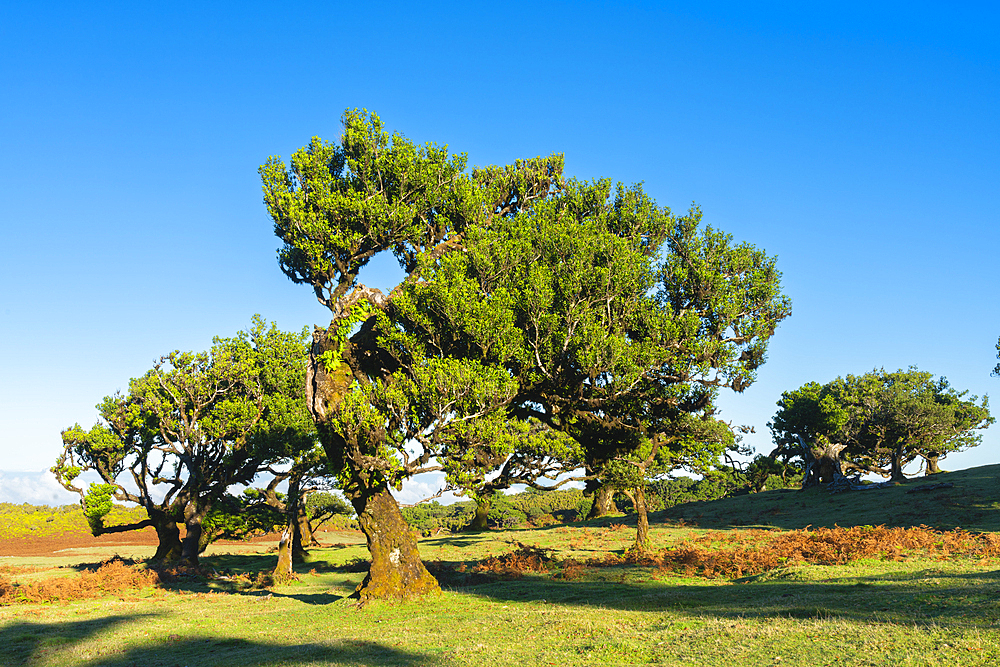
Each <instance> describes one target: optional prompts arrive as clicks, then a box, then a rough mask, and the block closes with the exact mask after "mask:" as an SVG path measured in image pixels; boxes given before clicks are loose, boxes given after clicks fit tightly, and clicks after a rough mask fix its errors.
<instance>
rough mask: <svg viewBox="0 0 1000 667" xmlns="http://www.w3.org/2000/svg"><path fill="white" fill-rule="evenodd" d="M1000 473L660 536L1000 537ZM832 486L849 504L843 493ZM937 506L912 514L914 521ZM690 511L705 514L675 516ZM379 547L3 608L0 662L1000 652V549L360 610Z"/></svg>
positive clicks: (665, 521) (852, 657)
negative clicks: (366, 569)
mask: <svg viewBox="0 0 1000 667" xmlns="http://www.w3.org/2000/svg"><path fill="white" fill-rule="evenodd" d="M998 474H1000V466H988V467H986V468H979V469H974V470H969V471H963V472H958V473H949V474H947V475H942V476H941V477H939V478H935V479H934V480H933V481H934V482H935V483H939V482H942V481H951V482H953V483H954V484H955V487H954V488H953V489H950V490H947V491H946V492H941V493H938V492H931V493H929V494H919V493H918V494H906V493H905V491H906V490H907V489H908V488H912V486H913V485H915V484H917V483H919V482H910V483H908V484H906V485H903V486H901V487H895V488H891V489H885V490H881V491H865V492H857V493H854V494H845V495H841V496H831V497H827V496H825V495H823V494H819V493H815V492H805V493H787V494H781V493H776V492H770V493H765V494H758V495H756V496H747V497H741V498H733V499H728V500H725V501H716V502H714V503H697V504H695V505H692V506H688V507H685V508H677V509H676V510H674V511H673V512H671V511H667V512H663V513H658V514H657V515H654V524H653V539H654V542H655V544H656V546H657V547H663V546H666V545H668V544H672V543H675V542H677V541H679V540H683V539H686V538H688V537H690V536H691V535H692V534H701V533H702V532H703V531H704V530H707V529H715V530H719V529H722V530H725V529H739V527H741V526H746V525H776V526H779V527H782V528H799V527H802V526H803V525H806V524H813V525H815V526H819V525H831V526H832V525H833V524H839V525H842V526H847V525H852V524H854V523H857V524H878V523H893V524H896V525H910V524H921V523H923V524H929V525H934V526H939V527H951V526H953V525H961V526H963V527H967V528H974V529H978V530H995V529H996V526H995V523H996V520H997V519H996V517H995V516H993V514H995V512H991V510H992V509H995V507H996V505H995V501H994V500H993V499H994V498H995V497H996V491H995V487H996V476H997V475H998ZM879 494H882V495H879ZM949 494H950V495H949ZM831 498H832V499H834V500H836V501H837V502H836V503H829V502H828V501H829V500H830V499H831ZM962 503H964V506H965V507H966V508H967V509H966V510H965V512H966V515H964V516H963V510H962V507H960V506H959V505H960V504H962ZM803 504H804V506H803ZM775 507H777V508H778V511H777V512H773V511H772V509H773V508H775ZM921 512H922V513H923V514H920V515H918V516H915V517H914V518H913V520H912V521H909V522H907V521H906V520H905V517H904V515H907V514H911V513H921ZM672 514H673V515H672ZM888 517H893V519H894V520H892V521H890V520H888ZM680 518H685V519H686V520H689V521H690V520H698V521H699V525H698V526H683V525H682V526H678V525H676V523H675V521H676V520H677V519H680ZM880 519H881V520H880ZM626 521H627V518H626V517H618V518H612V519H603V520H600V521H595V522H587V523H578V524H572V525H567V526H552V527H548V528H545V529H535V530H514V531H506V532H489V533H481V534H463V535H454V536H442V537H437V538H429V539H425V540H421V543H420V544H421V547H420V548H421V553H422V555H423V556H424V558H425V560H426V561H428V562H430V563H432V567H434V566H435V565H434V564H435V563H437V562H438V561H440V562H441V563H445V564H447V567H446V568H445V570H446V571H447V570H448V569H449V568H454V567H456V566H457V565H459V564H461V563H466V564H472V563H474V562H475V561H477V560H480V559H482V558H485V557H487V556H489V555H497V554H501V553H506V552H508V551H510V550H512V549H513V548H514V546H515V544H516V543H517V542H520V543H524V544H532V545H537V546H543V547H546V548H551V549H553V550H554V552H555V553H556V554H557V555H558V556H559V557H560V558H567V557H573V558H588V557H590V556H594V555H600V554H602V553H607V552H609V551H617V552H621V551H622V550H623V549H624V548H626V547H627V546H628V545H629V544H630V543H631V541H632V539H633V533H632V531H631V529H628V528H624V529H623V528H619V527H617V526H616V524H622V523H625V522H626ZM337 539H338V541H343V542H346V541H348V540H347V539H346V538H344V539H340V538H337ZM353 539H354V540H356V541H357V540H358V539H359V536H357V535H354V537H353ZM84 556H85V557H86V558H96V559H99V558H97V557H98V556H100V554H97V553H94V554H85V555H84ZM365 556H366V553H365V550H364V546H363V545H362V544H360V543H356V544H352V545H349V546H346V547H343V548H330V549H316V550H314V551H313V552H312V554H311V562H310V563H307V564H305V565H304V566H301V567H299V568H298V570H299V572H300V581H298V582H295V583H292V584H290V585H287V586H279V587H275V588H274V589H272V590H270V591H261V590H251V589H245V588H243V589H241V588H240V587H239V586H237V585H235V584H233V583H231V582H225V581H194V582H189V583H182V584H175V585H172V586H170V587H169V588H167V589H150V590H146V591H127V592H124V593H121V594H119V595H117V596H112V597H107V598H103V599H97V600H83V601H76V602H69V603H51V604H41V605H37V604H36V605H14V606H7V607H2V608H0V664H3V665H30V666H36V665H37V666H46V667H48V666H57V665H73V666H84V667H98V666H100V667H126V666H131V665H150V666H164V667H167V666H188V667H196V666H209V665H212V666H216V665H218V666H223V667H226V666H233V667H236V666H239V667H264V666H267V665H303V666H305V665H548V664H555V665H618V664H659V665H845V666H846V665H850V666H852V667H854V666H859V665H884V666H887V667H889V666H892V667H896V666H903V665H994V664H998V663H1000V563H998V562H995V561H987V560H975V559H971V558H959V559H952V560H928V559H920V558H915V559H913V560H908V561H902V562H895V561H883V560H876V559H871V560H863V561H855V562H854V563H852V564H850V565H844V566H819V565H804V566H796V567H786V568H781V569H778V570H773V571H770V572H766V573H764V574H761V575H757V576H755V577H747V578H743V579H738V580H729V579H705V578H693V577H685V576H681V575H677V574H672V573H665V572H659V571H657V570H656V569H655V568H645V567H639V566H634V565H622V566H615V567H607V568H593V569H588V570H585V571H584V572H583V573H582V576H579V577H578V578H573V579H564V578H560V577H559V576H553V575H559V574H560V572H559V570H558V568H557V569H556V570H555V571H554V572H543V573H540V574H526V575H525V576H523V577H521V578H520V579H515V580H510V581H487V582H482V579H481V578H480V579H478V580H477V579H476V578H473V577H469V578H463V576H461V575H459V574H455V575H451V576H449V577H447V578H445V579H443V582H442V583H443V585H444V589H445V590H444V592H443V593H442V594H441V595H438V596H433V597H430V598H427V599H425V600H421V601H418V602H408V603H377V602H376V603H369V604H366V605H364V606H362V607H358V606H357V604H356V603H355V601H353V600H351V599H349V598H348V596H349V594H350V593H351V591H352V590H353V588H354V587H355V586H356V585H357V584H358V583H359V582H360V580H361V579H362V577H363V576H364V573H363V572H361V571H356V570H358V568H357V567H350V566H347V567H345V565H349V564H350V563H352V562H354V561H356V560H357V559H360V558H364V557H365ZM21 560H22V561H26V562H24V563H20V564H23V565H34V566H36V567H41V568H45V567H50V566H54V565H55V564H57V563H56V561H58V564H61V565H72V563H70V562H68V561H67V557H66V556H64V557H62V558H61V559H51V560H47V559H44V558H32V559H21ZM29 561H30V562H29ZM0 564H13V563H12V562H11V560H9V559H3V560H0ZM273 564H274V555H273V554H258V553H252V552H246V551H240V550H233V549H230V553H222V552H219V553H215V554H214V555H209V556H208V557H206V558H205V565H207V566H209V567H213V568H216V569H218V570H220V571H223V570H224V571H227V572H243V571H256V570H260V569H269V568H271V567H273ZM437 567H439V568H440V567H441V566H440V565H438V566H437ZM310 570H314V571H315V572H314V573H312V574H310ZM68 571H71V568H67V567H64V568H62V570H61V572H68Z"/></svg>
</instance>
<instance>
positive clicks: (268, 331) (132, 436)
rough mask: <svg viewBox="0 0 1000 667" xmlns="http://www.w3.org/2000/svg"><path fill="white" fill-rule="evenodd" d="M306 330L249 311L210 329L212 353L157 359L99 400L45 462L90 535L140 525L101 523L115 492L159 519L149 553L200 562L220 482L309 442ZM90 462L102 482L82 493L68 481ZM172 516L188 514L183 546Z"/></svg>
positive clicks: (239, 480) (248, 476)
mask: <svg viewBox="0 0 1000 667" xmlns="http://www.w3.org/2000/svg"><path fill="white" fill-rule="evenodd" d="M305 336H306V333H305V332H304V331H303V332H301V333H299V334H290V333H285V332H282V331H279V330H278V329H277V328H276V327H275V326H274V325H273V324H272V325H271V326H270V327H268V326H267V323H266V322H265V321H264V320H263V319H261V318H260V317H259V316H254V319H253V325H252V327H251V328H250V330H249V331H247V332H240V333H239V334H237V336H236V337H234V338H216V339H214V341H213V345H212V348H211V350H210V351H208V352H203V353H197V354H196V353H192V352H171V353H170V354H168V355H166V356H164V357H162V358H161V359H160V361H159V362H158V363H157V364H156V365H155V366H154V367H153V369H152V370H150V371H149V372H148V373H146V374H145V375H144V376H142V377H140V378H135V379H133V380H131V381H130V382H129V390H128V393H127V394H124V395H123V394H115V395H114V396H109V397H106V398H105V399H104V400H103V401H102V402H101V403H100V404H99V405H98V411H99V414H100V419H101V421H100V422H99V423H98V424H97V425H95V426H94V427H93V428H92V429H90V430H89V431H84V430H83V429H81V428H80V427H79V426H74V427H73V428H71V429H67V430H66V431H64V432H63V445H64V447H63V452H62V454H61V455H60V457H59V459H58V461H57V462H56V466H55V467H54V468H53V472H54V473H55V475H56V478H57V479H58V480H59V482H60V483H61V484H62V485H63V486H64V487H65V488H67V489H68V490H70V491H74V492H76V493H78V494H80V496H81V502H82V504H83V505H84V508H85V513H87V516H88V519H90V520H91V526H92V529H93V530H94V532H95V534H100V533H101V532H112V531H117V530H125V529H131V528H139V527H142V526H143V525H146V524H145V522H143V523H141V524H135V525H133V526H129V527H121V528H112V529H109V528H105V527H103V525H102V520H101V517H102V516H103V514H106V512H107V511H108V510H109V509H110V502H111V498H114V499H115V500H119V501H125V502H134V503H137V504H139V505H141V506H142V507H144V508H145V509H146V512H147V514H148V515H149V521H150V523H152V525H154V526H156V528H157V532H158V534H159V536H160V548H159V549H158V550H157V557H159V558H164V559H173V558H175V557H177V556H179V557H180V559H181V560H182V561H184V562H186V563H188V564H191V565H197V563H198V554H199V553H200V552H201V551H202V550H203V549H204V547H205V546H206V544H207V541H208V539H209V538H210V536H211V534H212V533H213V532H215V531H208V532H206V531H205V530H203V522H204V521H205V520H206V518H207V517H208V516H209V514H210V512H211V511H212V508H213V507H214V506H215V505H216V504H217V503H219V502H221V501H222V499H223V498H224V497H225V496H226V490H227V489H228V488H229V487H230V486H233V485H237V484H248V483H249V482H250V481H251V480H253V478H254V476H255V475H256V474H257V473H258V472H260V471H263V470H265V469H267V467H268V466H271V465H273V464H275V463H277V462H279V461H283V460H287V459H289V458H290V457H292V456H294V455H295V454H296V453H298V452H300V451H303V450H305V449H309V448H311V447H312V446H313V445H314V443H315V430H314V428H313V425H312V420H311V419H310V418H309V414H308V412H307V411H306V409H305V402H304V396H303V391H304V390H303V387H304V381H305V360H306V351H307V350H306V346H305V343H304V339H305ZM86 470H92V471H94V472H96V473H97V475H98V476H99V477H100V478H101V480H102V483H101V484H97V485H91V488H90V490H89V491H88V492H84V491H83V489H81V488H78V487H76V486H74V485H73V480H74V479H76V478H77V477H78V476H79V475H80V473H81V472H83V471H86ZM177 522H183V523H184V524H185V537H184V539H183V541H182V542H181V543H180V548H179V550H178V544H177V541H178V533H179V531H178V530H177V526H176V523H177ZM178 551H179V553H178Z"/></svg>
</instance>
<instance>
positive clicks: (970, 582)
mask: <svg viewBox="0 0 1000 667" xmlns="http://www.w3.org/2000/svg"><path fill="white" fill-rule="evenodd" d="M653 574H654V572H653V571H651V570H650V569H643V568H636V567H634V566H620V567H608V568H601V569H600V571H599V572H597V573H596V574H595V571H594V570H590V571H589V574H588V576H587V578H586V579H577V580H566V579H564V578H559V579H556V578H553V574H552V573H542V574H533V573H526V574H524V575H522V576H521V577H518V578H511V579H497V578H494V579H493V581H485V582H484V578H488V575H486V576H484V575H483V574H480V573H469V574H468V576H466V575H464V574H463V575H460V576H459V578H456V579H452V580H449V578H448V577H447V576H444V577H439V580H440V582H441V585H442V587H444V588H445V589H446V590H452V591H454V592H461V593H465V594H469V595H477V596H481V597H485V598H490V599H493V600H498V601H504V602H538V603H545V604H548V603H552V604H558V605H567V606H574V605H580V606H590V607H607V608H612V609H623V610H629V611H670V610H679V611H683V612H684V613H686V614H691V615H697V616H705V617H714V618H789V617H791V618H816V619H825V618H830V617H837V618H843V619H847V620H854V621H858V622H866V623H872V622H875V623H880V622H887V623H888V622H891V623H906V624H914V623H917V624H932V623H933V624H937V625H941V626H963V627H966V626H977V627H1000V608H998V606H997V605H996V603H995V600H996V599H998V598H1000V572H972V573H968V574H962V573H948V572H940V571H938V570H937V569H934V568H931V569H926V568H925V569H921V570H919V571H913V572H897V573H888V574H884V575H883V574H879V575H859V576H845V575H843V574H836V573H831V574H832V575H833V576H832V577H831V578H828V579H817V578H815V576H816V573H815V571H812V572H810V573H809V574H808V575H806V574H804V573H803V572H801V571H799V570H797V569H796V568H783V569H781V570H776V571H771V572H767V573H764V574H762V575H758V576H756V577H746V578H743V579H738V580H726V579H717V580H714V582H717V583H711V584H710V583H707V582H706V583H704V584H702V583H698V582H697V580H692V579H690V578H687V579H681V578H680V577H678V576H676V575H666V576H665V577H662V578H659V579H657V578H654V577H653ZM462 576H464V577H465V578H464V579H462V578H461V577H462ZM557 576H558V575H557ZM598 577H599V579H598V580H595V579H596V578H598ZM963 581H964V584H965V585H963Z"/></svg>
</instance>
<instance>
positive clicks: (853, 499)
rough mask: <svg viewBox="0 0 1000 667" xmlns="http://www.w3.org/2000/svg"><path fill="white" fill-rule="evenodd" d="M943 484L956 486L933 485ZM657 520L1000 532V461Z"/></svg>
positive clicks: (725, 502) (670, 512) (679, 510)
mask: <svg viewBox="0 0 1000 667" xmlns="http://www.w3.org/2000/svg"><path fill="white" fill-rule="evenodd" d="M939 484H953V485H954V486H952V487H950V488H940V489H930V488H929V487H931V486H933V485H939ZM650 519H651V521H656V522H672V521H680V520H683V521H685V522H688V523H692V524H697V525H699V526H701V527H704V528H731V527H739V526H773V527H776V528H784V529H795V528H804V527H805V526H809V525H812V526H827V527H833V526H835V525H839V526H844V527H849V526H863V525H872V526H877V525H882V524H885V525H887V526H919V525H927V526H930V527H933V528H940V529H951V528H956V527H961V528H965V529H968V530H975V531H1000V465H988V466H980V467H977V468H969V469H968V470H960V471H957V472H945V473H940V474H937V475H934V476H932V477H918V478H915V479H911V480H907V481H906V482H903V483H901V484H898V485H896V486H892V487H888V488H884V489H870V490H864V491H850V492H847V493H838V494H830V493H829V492H827V491H826V490H823V489H815V488H814V489H808V490H787V489H785V490H780V491H765V492H763V493H755V494H751V495H746V496H737V497H734V498H723V499H720V500H713V501H708V502H695V503H687V504H684V505H677V506H676V507H672V508H670V509H667V510H663V511H662V512H657V513H656V514H654V515H651V516H650Z"/></svg>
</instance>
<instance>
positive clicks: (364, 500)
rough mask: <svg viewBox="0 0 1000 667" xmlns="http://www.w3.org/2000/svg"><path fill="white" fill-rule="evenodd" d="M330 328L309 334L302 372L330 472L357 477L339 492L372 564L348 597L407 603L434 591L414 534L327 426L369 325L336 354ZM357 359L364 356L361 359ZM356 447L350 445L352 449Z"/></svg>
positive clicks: (381, 486) (366, 466) (373, 475)
mask: <svg viewBox="0 0 1000 667" xmlns="http://www.w3.org/2000/svg"><path fill="white" fill-rule="evenodd" d="M370 321H371V320H370ZM335 329H336V324H335V323H331V325H330V330H328V331H323V330H320V329H317V330H315V331H314V332H313V345H312V348H311V350H310V353H309V366H308V367H307V369H306V405H307V407H308V409H309V412H310V414H311V415H312V417H313V421H314V422H315V424H316V427H317V429H316V430H317V432H318V434H319V438H320V442H321V443H322V445H323V448H324V449H325V450H326V455H327V458H328V459H329V460H330V463H331V464H333V466H334V468H335V469H340V468H341V467H342V466H343V465H344V464H345V463H346V464H347V465H349V466H351V467H354V468H355V470H356V472H357V473H359V474H358V475H357V476H356V478H355V479H354V480H353V481H352V482H351V483H349V484H348V485H346V486H347V488H345V489H344V493H345V495H347V497H348V499H349V500H350V501H351V504H352V505H353V506H354V510H355V512H357V514H358V525H359V527H360V528H361V531H362V532H363V533H364V534H365V539H366V540H367V542H368V551H369V553H370V554H371V558H372V564H371V567H370V569H369V571H368V575H367V576H366V577H365V579H364V581H362V582H361V584H360V585H359V586H358V588H357V589H356V590H355V591H354V596H356V597H358V598H360V599H361V600H362V601H365V600H369V599H409V598H415V597H420V596H422V595H426V594H428V593H434V592H440V590H441V587H440V586H439V585H438V582H437V579H435V578H434V577H433V576H432V575H431V573H430V572H428V571H427V568H426V567H424V564H423V561H421V560H420V554H419V553H418V551H417V538H416V535H415V534H414V532H413V531H412V530H411V529H410V526H409V525H408V524H407V523H406V519H404V518H403V515H402V513H401V512H400V511H399V505H397V504H396V499H395V498H393V497H392V494H391V493H389V489H388V486H387V485H386V483H385V482H384V481H382V482H378V481H374V479H377V478H378V477H379V475H380V473H377V472H374V471H373V470H372V469H371V465H372V463H371V461H369V460H366V459H367V458H369V457H365V456H361V457H358V458H353V459H352V458H351V457H352V456H357V454H356V453H351V452H350V449H351V448H350V447H348V443H347V442H346V440H345V439H344V437H343V436H342V435H341V434H340V433H338V431H337V429H336V428H334V427H332V426H331V424H330V417H331V414H332V413H334V410H335V407H336V406H338V405H339V404H340V402H341V401H342V400H343V398H344V396H345V395H346V394H347V392H348V390H349V388H350V386H351V383H352V382H353V381H354V372H353V371H352V370H351V368H350V367H349V362H351V363H361V362H359V361H358V360H357V358H356V357H355V354H354V350H353V348H354V341H356V340H358V339H359V337H362V338H364V337H365V336H368V337H370V338H372V340H374V338H373V336H372V333H371V324H369V323H368V322H366V323H364V324H362V326H361V330H360V331H359V332H358V333H357V334H355V335H354V336H352V337H351V339H350V341H348V342H347V344H345V345H344V346H343V349H342V350H341V351H340V352H337V350H336V349H335V345H336V343H335V341H334V340H333V339H332V336H331V334H330V332H331V331H334V330H335ZM327 351H334V352H336V353H337V354H339V355H340V356H341V361H340V363H339V364H338V365H336V366H335V367H333V368H330V369H328V368H327V366H326V364H325V363H324V361H323V354H324V353H325V352H327ZM368 352H371V350H368ZM373 354H377V352H374V353H373ZM360 356H362V357H364V356H365V354H361V355H360ZM357 444H358V443H355V446H356V447H357ZM371 458H375V457H371Z"/></svg>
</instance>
